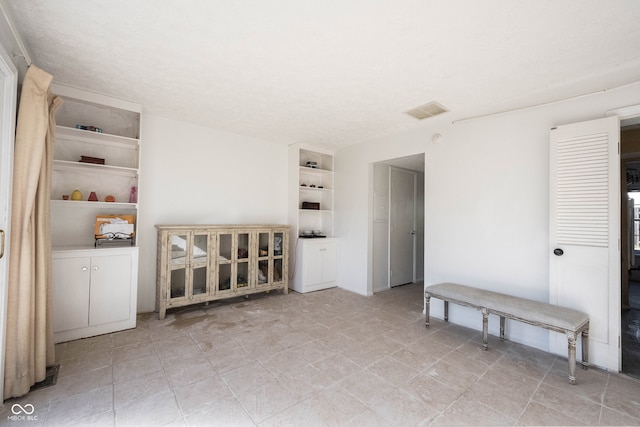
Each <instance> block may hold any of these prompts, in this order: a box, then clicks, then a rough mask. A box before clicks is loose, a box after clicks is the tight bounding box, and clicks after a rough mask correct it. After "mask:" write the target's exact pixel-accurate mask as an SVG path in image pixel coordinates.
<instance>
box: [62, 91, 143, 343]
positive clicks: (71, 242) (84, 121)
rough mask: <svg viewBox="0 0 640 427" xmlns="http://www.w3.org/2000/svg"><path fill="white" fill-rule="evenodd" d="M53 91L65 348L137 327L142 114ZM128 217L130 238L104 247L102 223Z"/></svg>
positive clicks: (95, 97) (135, 108)
mask: <svg viewBox="0 0 640 427" xmlns="http://www.w3.org/2000/svg"><path fill="white" fill-rule="evenodd" d="M51 91H52V92H53V93H54V94H56V95H58V96H60V97H61V98H62V99H63V100H64V103H63V104H62V105H61V106H60V107H59V108H58V110H57V112H56V141H55V145H54V153H53V168H52V174H51V241H52V258H53V278H52V293H53V318H54V339H55V341H56V342H62V341H68V340H72V339H77V338H85V337H89V336H93V335H100V334H104V333H108V332H114V331H117V330H122V329H129V328H134V327H135V326H136V302H137V284H138V248H137V246H136V239H137V226H136V225H137V218H138V213H139V210H138V202H137V196H138V186H139V163H140V115H141V107H140V105H138V104H134V103H131V102H127V101H122V100H119V99H114V98H111V97H107V96H103V95H99V94H95V93H91V92H86V91H82V90H79V89H75V88H72V87H68V86H63V85H58V84H53V85H52V86H51ZM74 190H78V191H79V192H80V193H82V198H81V200H72V197H71V196H72V193H73V192H74ZM132 190H133V191H132ZM93 193H95V196H96V197H95V199H97V200H92V199H94V198H93V197H91V198H90V196H91V195H92V194H93ZM132 195H133V197H132ZM107 196H110V197H107ZM65 199H66V200H65ZM125 215H126V217H125V218H129V217H130V218H132V219H133V221H134V226H133V235H132V239H118V238H115V239H111V240H109V239H101V240H100V241H99V243H100V244H98V243H97V242H98V241H97V240H96V232H95V230H96V217H101V218H105V217H111V216H115V217H124V216H125ZM127 237H128V235H127Z"/></svg>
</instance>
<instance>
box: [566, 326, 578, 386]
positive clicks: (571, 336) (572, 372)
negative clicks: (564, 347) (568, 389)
mask: <svg viewBox="0 0 640 427" xmlns="http://www.w3.org/2000/svg"><path fill="white" fill-rule="evenodd" d="M567 344H568V347H569V355H568V357H569V384H575V383H576V333H575V332H572V331H567Z"/></svg>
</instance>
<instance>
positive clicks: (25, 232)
mask: <svg viewBox="0 0 640 427" xmlns="http://www.w3.org/2000/svg"><path fill="white" fill-rule="evenodd" d="M52 78H53V77H52V76H51V75H50V74H48V73H46V72H44V71H42V70H41V69H39V68H37V67H36V66H34V65H31V66H30V67H29V69H28V70H27V73H26V75H25V78H24V82H23V84H22V92H21V96H20V105H19V107H18V123H17V126H16V142H15V149H14V162H13V194H12V206H11V242H10V259H9V289H8V304H7V333H6V346H5V348H6V354H5V372H4V375H5V377H4V398H5V399H7V398H9V397H17V396H22V395H24V394H26V393H28V392H29V389H30V388H31V386H32V385H33V384H35V383H36V382H39V381H42V380H44V379H45V376H46V368H47V366H50V365H52V364H53V363H54V362H55V356H54V347H53V328H52V321H51V319H52V314H51V310H50V307H51V293H50V289H51V224H50V215H49V209H50V202H49V201H50V199H51V197H50V191H51V190H50V187H51V186H50V181H51V168H52V166H51V165H52V160H53V142H54V131H55V111H56V109H57V108H58V107H59V106H60V105H61V104H62V100H61V99H60V98H58V97H55V96H52V95H51V94H50V93H49V85H50V84H51V80H52Z"/></svg>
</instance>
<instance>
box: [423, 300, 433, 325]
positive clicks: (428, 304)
mask: <svg viewBox="0 0 640 427" xmlns="http://www.w3.org/2000/svg"><path fill="white" fill-rule="evenodd" d="M424 300H425V314H426V317H425V321H424V324H425V326H426V327H427V328H428V327H429V314H430V312H431V295H429V294H426V295H425V297H424Z"/></svg>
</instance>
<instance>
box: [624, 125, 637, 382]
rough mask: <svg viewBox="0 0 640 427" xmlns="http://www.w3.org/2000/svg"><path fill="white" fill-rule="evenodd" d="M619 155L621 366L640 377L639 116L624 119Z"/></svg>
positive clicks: (627, 371)
mask: <svg viewBox="0 0 640 427" xmlns="http://www.w3.org/2000/svg"><path fill="white" fill-rule="evenodd" d="M620 157H621V158H620V162H621V165H620V170H621V185H620V188H621V192H622V194H621V198H620V200H621V210H620V212H621V215H622V220H621V224H622V230H621V236H622V238H621V243H622V245H621V247H622V249H623V250H622V251H621V261H622V266H621V271H622V278H621V290H620V291H621V292H620V294H621V313H620V320H621V332H622V337H621V340H620V341H621V353H622V354H621V357H622V365H621V366H622V368H621V370H622V372H623V373H625V374H627V375H630V376H633V377H636V378H639V379H640V117H638V118H634V119H629V120H622V121H621V127H620Z"/></svg>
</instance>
